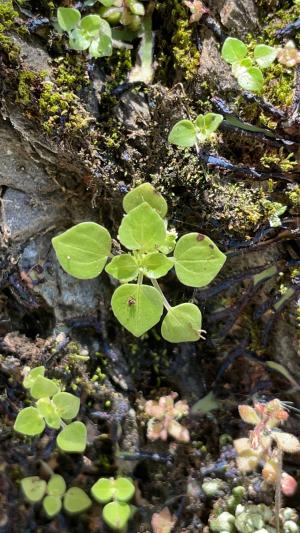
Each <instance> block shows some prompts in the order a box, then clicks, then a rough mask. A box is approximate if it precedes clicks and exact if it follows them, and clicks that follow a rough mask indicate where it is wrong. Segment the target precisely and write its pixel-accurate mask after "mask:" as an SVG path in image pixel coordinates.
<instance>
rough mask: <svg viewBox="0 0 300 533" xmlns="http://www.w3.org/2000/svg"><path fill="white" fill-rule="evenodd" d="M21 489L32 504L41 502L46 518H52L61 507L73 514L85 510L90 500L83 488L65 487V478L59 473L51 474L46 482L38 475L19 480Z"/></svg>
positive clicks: (90, 502)
mask: <svg viewBox="0 0 300 533" xmlns="http://www.w3.org/2000/svg"><path fill="white" fill-rule="evenodd" d="M21 489H22V492H23V494H24V496H25V498H26V500H27V501H28V502H29V503H31V504H32V505H33V504H35V503H38V502H43V504H42V505H43V510H44V512H45V513H46V515H47V517H48V518H54V516H56V515H58V514H59V513H60V511H61V509H62V508H63V509H64V510H65V511H66V512H67V513H68V514H71V515H74V514H79V513H82V512H84V511H86V510H87V509H88V508H89V507H90V506H91V505H92V501H91V499H90V498H89V496H88V495H87V494H86V493H85V492H84V490H82V489H80V488H78V487H71V488H70V489H68V490H66V489H67V486H66V483H65V480H64V478H63V477H62V476H60V475H59V474H52V476H51V477H50V480H49V481H48V483H46V481H44V480H43V479H41V478H40V477H38V476H30V477H26V478H23V479H22V480H21Z"/></svg>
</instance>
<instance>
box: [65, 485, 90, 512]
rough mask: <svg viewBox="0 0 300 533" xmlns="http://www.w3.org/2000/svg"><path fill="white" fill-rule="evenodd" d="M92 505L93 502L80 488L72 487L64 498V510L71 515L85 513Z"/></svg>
mask: <svg viewBox="0 0 300 533" xmlns="http://www.w3.org/2000/svg"><path fill="white" fill-rule="evenodd" d="M91 505H92V500H91V499H90V498H89V496H88V495H87V494H86V493H85V492H84V490H82V489H80V488H78V487H71V488H70V489H69V490H67V492H66V494H65V497H64V509H65V511H66V512H67V513H69V514H77V513H83V511H86V510H87V509H88V508H89V507H90V506H91Z"/></svg>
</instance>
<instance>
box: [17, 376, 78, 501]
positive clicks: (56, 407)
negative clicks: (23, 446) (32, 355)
mask: <svg viewBox="0 0 300 533" xmlns="http://www.w3.org/2000/svg"><path fill="white" fill-rule="evenodd" d="M44 373H45V368H44V367H43V366H40V367H36V368H33V369H32V370H31V371H30V372H28V373H27V375H26V376H25V378H24V381H23V385H24V387H25V388H26V389H29V391H30V394H31V396H32V398H34V400H36V402H35V406H30V407H25V409H22V410H21V411H20V412H19V413H18V416H17V418H16V421H15V424H14V429H15V431H17V432H18V433H21V434H22V435H27V436H29V437H35V436H36V435H40V434H41V433H43V431H44V429H45V428H46V426H48V427H50V428H52V429H57V430H58V429H61V428H62V429H61V431H60V433H59V434H58V436H57V445H58V447H59V448H60V449H61V450H62V451H64V452H73V453H82V452H83V451H84V450H85V448H86V427H85V425H84V424H83V423H82V422H78V421H76V422H71V421H72V420H73V419H74V418H76V416H77V415H78V412H79V408H80V400H79V398H77V397H76V396H74V394H70V393H69V392H61V390H60V388H59V386H58V385H57V383H56V382H55V381H53V380H51V379H48V378H46V377H45V376H44ZM49 505H50V503H49Z"/></svg>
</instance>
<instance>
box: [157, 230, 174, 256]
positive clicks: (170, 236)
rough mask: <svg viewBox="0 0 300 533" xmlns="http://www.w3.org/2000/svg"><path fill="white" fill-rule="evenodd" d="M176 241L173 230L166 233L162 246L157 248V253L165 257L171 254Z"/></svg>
mask: <svg viewBox="0 0 300 533" xmlns="http://www.w3.org/2000/svg"><path fill="white" fill-rule="evenodd" d="M176 240H177V233H176V231H175V230H170V231H167V235H166V238H165V241H164V242H163V244H162V245H161V246H160V247H159V251H160V252H161V253H163V254H165V255H167V254H169V253H171V252H173V250H174V248H175V244H176Z"/></svg>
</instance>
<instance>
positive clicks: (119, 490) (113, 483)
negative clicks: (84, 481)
mask: <svg viewBox="0 0 300 533" xmlns="http://www.w3.org/2000/svg"><path fill="white" fill-rule="evenodd" d="M91 493H92V495H93V497H94V499H95V500H96V501H97V502H99V503H102V504H105V505H104V507H103V510H102V517H103V520H104V522H105V523H106V524H107V525H108V526H109V527H110V528H111V529H113V530H117V531H120V530H123V529H124V528H125V527H126V525H127V522H128V520H129V518H130V517H131V515H132V508H131V506H130V505H129V504H128V502H129V501H130V500H131V499H132V497H133V495H134V493H135V486H134V484H133V483H132V481H131V480H130V479H128V478H125V477H119V478H117V479H114V478H110V479H107V478H100V479H98V481H97V482H96V483H95V484H94V485H93V486H92V488H91Z"/></svg>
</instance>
